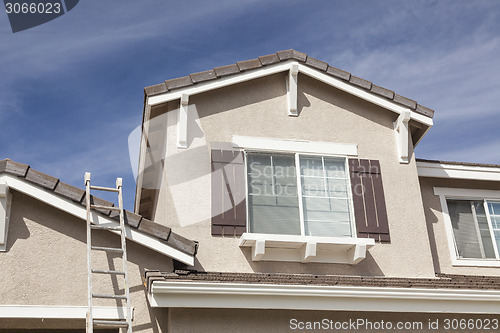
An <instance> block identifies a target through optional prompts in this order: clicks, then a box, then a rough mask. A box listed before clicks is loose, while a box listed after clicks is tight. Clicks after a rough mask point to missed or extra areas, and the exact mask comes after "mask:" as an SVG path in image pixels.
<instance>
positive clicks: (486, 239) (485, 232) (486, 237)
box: [473, 201, 495, 258]
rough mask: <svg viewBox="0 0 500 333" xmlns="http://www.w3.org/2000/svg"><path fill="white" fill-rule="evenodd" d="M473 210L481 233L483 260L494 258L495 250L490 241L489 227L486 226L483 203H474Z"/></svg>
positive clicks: (486, 220)
mask: <svg viewBox="0 0 500 333" xmlns="http://www.w3.org/2000/svg"><path fill="white" fill-rule="evenodd" d="M473 203H474V209H475V210H476V217H477V224H478V226H479V230H480V233H481V240H482V242H483V249H484V254H485V258H495V250H494V249H493V242H492V241H491V233H490V227H489V226H488V218H487V217H486V212H485V211H484V203H483V202H482V201H474V202H473Z"/></svg>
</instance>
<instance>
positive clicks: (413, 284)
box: [145, 270, 500, 290]
mask: <svg viewBox="0 0 500 333" xmlns="http://www.w3.org/2000/svg"><path fill="white" fill-rule="evenodd" d="M145 277H146V283H147V286H148V289H149V288H150V287H151V284H152V283H153V282H154V281H185V282H189V281H193V282H194V281H197V282H213V283H250V284H279V285H322V286H360V287H361V286H363V287H392V288H424V289H426V288H429V289H436V288H446V289H492V290H500V277H497V276H472V275H449V274H437V275H436V278H398V277H383V276H349V275H311V274H279V273H220V272H197V271H187V270H176V271H174V272H158V271H147V272H146V275H145Z"/></svg>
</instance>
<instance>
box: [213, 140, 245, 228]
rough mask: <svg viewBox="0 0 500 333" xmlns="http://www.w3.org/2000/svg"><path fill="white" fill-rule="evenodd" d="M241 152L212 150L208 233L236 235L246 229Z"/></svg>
mask: <svg viewBox="0 0 500 333" xmlns="http://www.w3.org/2000/svg"><path fill="white" fill-rule="evenodd" d="M243 156H244V155H243V152H241V151H232V150H216V149H214V150H212V235H214V236H215V235H216V236H240V235H241V234H243V233H244V232H245V231H246V188H245V164H244V158H243Z"/></svg>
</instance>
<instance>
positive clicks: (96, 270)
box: [92, 269, 125, 275]
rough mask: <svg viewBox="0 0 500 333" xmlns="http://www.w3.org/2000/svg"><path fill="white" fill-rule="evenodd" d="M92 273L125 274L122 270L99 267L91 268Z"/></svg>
mask: <svg viewBox="0 0 500 333" xmlns="http://www.w3.org/2000/svg"><path fill="white" fill-rule="evenodd" d="M92 273H95V274H116V275H125V272H122V271H103V270H100V269H93V270H92Z"/></svg>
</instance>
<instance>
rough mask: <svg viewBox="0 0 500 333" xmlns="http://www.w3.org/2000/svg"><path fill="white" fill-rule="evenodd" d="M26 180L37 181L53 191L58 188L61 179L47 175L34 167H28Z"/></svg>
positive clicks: (36, 182)
mask: <svg viewBox="0 0 500 333" xmlns="http://www.w3.org/2000/svg"><path fill="white" fill-rule="evenodd" d="M26 180H29V181H30V182H32V183H35V184H37V185H41V186H43V187H45V188H47V189H49V190H51V191H53V190H54V189H55V188H56V186H57V183H58V182H59V179H57V178H56V177H52V176H49V175H46V174H44V173H43V172H40V171H37V170H35V169H32V168H29V169H28V173H27V174H26Z"/></svg>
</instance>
